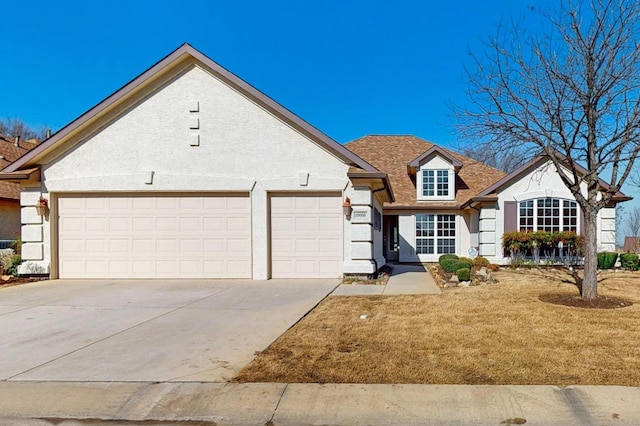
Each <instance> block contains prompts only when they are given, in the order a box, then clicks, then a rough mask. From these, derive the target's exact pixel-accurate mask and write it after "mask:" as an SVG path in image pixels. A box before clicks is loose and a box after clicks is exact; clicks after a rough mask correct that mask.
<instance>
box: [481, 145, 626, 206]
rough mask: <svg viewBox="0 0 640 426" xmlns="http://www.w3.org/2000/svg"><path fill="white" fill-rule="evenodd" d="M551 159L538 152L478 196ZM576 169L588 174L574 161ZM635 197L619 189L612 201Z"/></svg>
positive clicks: (560, 156) (559, 154)
mask: <svg viewBox="0 0 640 426" xmlns="http://www.w3.org/2000/svg"><path fill="white" fill-rule="evenodd" d="M556 155H557V156H558V158H559V159H560V161H562V162H565V163H566V162H568V160H567V157H566V156H564V155H562V154H561V153H559V152H557V153H556ZM548 161H550V160H549V158H548V156H547V155H546V154H538V155H536V156H535V157H533V158H532V159H531V161H529V162H527V163H525V164H523V165H522V166H520V167H519V168H517V169H516V170H514V171H512V172H511V173H509V174H508V175H506V176H505V177H503V178H502V179H500V180H499V181H497V182H495V183H494V184H493V185H491V186H489V187H487V188H486V189H485V190H484V191H482V192H481V193H480V194H478V197H483V196H488V195H490V194H492V193H494V192H496V191H497V190H499V189H500V188H502V187H504V186H505V185H508V184H509V182H511V181H513V180H515V179H517V178H518V177H520V176H521V175H523V174H525V173H528V172H529V171H531V170H533V169H534V168H536V167H540V166H541V165H543V164H545V163H546V162H548ZM574 164H575V167H576V170H577V171H578V173H580V174H583V175H584V174H586V173H587V169H585V168H584V167H582V166H581V165H580V164H578V163H574ZM598 181H599V183H600V188H602V189H607V188H609V187H610V186H611V185H609V184H608V183H607V182H605V181H604V180H602V179H598ZM631 199H633V197H629V196H628V195H625V194H623V193H622V192H620V191H618V192H616V194H615V195H614V196H613V198H612V201H614V202H620V201H628V200H631Z"/></svg>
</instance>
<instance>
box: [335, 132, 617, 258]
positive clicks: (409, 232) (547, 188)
mask: <svg viewBox="0 0 640 426" xmlns="http://www.w3.org/2000/svg"><path fill="white" fill-rule="evenodd" d="M346 147H347V148H349V149H350V150H351V151H353V152H355V153H356V154H358V155H359V156H360V157H362V158H363V159H365V160H366V161H368V162H369V163H370V164H372V165H373V166H375V167H376V168H378V169H379V170H380V171H381V172H383V173H387V174H388V175H389V178H390V179H391V184H392V186H393V188H394V193H395V198H396V201H395V202H388V203H385V204H384V219H383V222H384V227H383V228H384V254H385V256H386V258H387V259H389V260H391V259H394V260H399V261H400V262H434V261H437V259H438V257H439V256H440V255H442V254H446V253H454V254H458V255H460V256H469V254H470V253H472V252H477V253H478V254H479V255H481V256H484V257H486V258H488V259H489V260H490V261H491V262H494V263H504V262H506V261H507V260H508V259H507V258H506V257H505V252H504V250H503V247H502V244H501V239H502V235H503V234H504V233H505V232H508V231H517V230H520V231H539V230H542V231H575V232H577V233H580V232H581V231H582V228H583V225H582V220H581V217H582V215H581V213H580V209H579V207H578V205H577V203H576V202H575V199H574V197H573V196H572V195H571V194H570V193H569V191H568V190H567V189H566V187H565V186H564V184H563V183H562V181H561V180H560V177H559V176H558V174H557V173H556V171H555V168H554V167H553V165H552V164H551V163H550V162H549V161H548V159H545V158H544V157H536V158H534V159H533V160H532V161H530V162H529V163H527V164H525V165H524V166H522V167H521V168H519V169H518V170H516V171H514V172H512V173H510V174H508V175H507V174H505V173H503V172H501V171H498V170H496V169H493V168H491V167H488V166H486V165H484V164H482V163H480V162H478V161H476V160H473V159H471V158H469V157H465V156H463V155H460V154H457V153H455V152H452V151H450V150H447V149H444V148H442V147H439V146H437V145H434V144H432V143H430V142H427V141H425V140H423V139H420V138H417V137H415V136H384V135H380V136H366V137H363V138H361V139H358V140H355V141H353V142H351V143H349V144H347V145H346ZM601 184H602V185H603V187H604V186H606V184H605V183H604V182H602V183H601ZM585 192H586V191H585ZM629 199H630V197H627V196H625V195H624V194H621V193H618V194H617V195H616V197H615V198H614V200H613V201H612V203H611V205H610V206H607V207H606V208H604V209H602V210H601V211H600V213H599V214H598V244H599V250H610V251H613V250H614V248H615V203H617V202H621V201H626V200H629Z"/></svg>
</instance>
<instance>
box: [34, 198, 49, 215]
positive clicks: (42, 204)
mask: <svg viewBox="0 0 640 426" xmlns="http://www.w3.org/2000/svg"><path fill="white" fill-rule="evenodd" d="M36 210H37V211H38V214H39V215H40V216H46V214H47V213H48V212H49V200H47V199H46V198H44V197H43V196H40V198H39V199H38V203H37V204H36Z"/></svg>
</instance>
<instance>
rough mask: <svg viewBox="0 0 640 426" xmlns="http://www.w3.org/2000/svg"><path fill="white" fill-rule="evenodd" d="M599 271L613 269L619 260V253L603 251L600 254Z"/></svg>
mask: <svg viewBox="0 0 640 426" xmlns="http://www.w3.org/2000/svg"><path fill="white" fill-rule="evenodd" d="M597 259H598V269H613V267H614V265H615V264H616V260H618V253H615V252H612V251H603V252H600V253H598V258H597Z"/></svg>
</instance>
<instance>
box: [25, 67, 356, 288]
mask: <svg viewBox="0 0 640 426" xmlns="http://www.w3.org/2000/svg"><path fill="white" fill-rule="evenodd" d="M42 170H43V173H42V176H43V182H42V188H35V189H34V190H32V191H35V192H34V195H33V196H36V195H35V194H36V193H37V196H39V195H40V190H41V191H42V193H43V194H44V195H45V196H46V197H50V196H53V197H54V198H55V194H57V193H65V192H96V191H97V192H112V191H131V192H137V191H144V192H147V191H150V192H156V191H162V192H194V191H205V192H218V191H242V192H249V193H250V196H251V203H252V239H253V241H252V243H253V253H252V258H253V260H252V262H253V277H254V278H255V279H265V278H267V277H268V263H269V259H268V258H267V257H268V254H267V253H268V233H267V228H268V223H269V217H268V211H267V204H268V193H269V192H276V191H279V192H281V191H331V192H340V193H342V194H343V196H353V193H354V191H353V188H352V187H351V186H350V182H349V180H348V178H347V175H346V174H347V170H348V166H347V165H346V164H344V163H343V162H342V161H341V160H339V159H337V158H335V157H334V156H333V155H332V154H330V153H329V152H327V151H325V150H324V149H323V148H321V147H319V146H318V145H316V144H315V143H314V142H312V141H311V140H309V139H307V137H305V136H304V135H302V134H300V133H299V132H298V131H296V130H295V129H293V128H291V127H289V126H288V125H286V124H285V123H283V122H282V121H281V120H279V119H278V118H276V117H274V116H273V115H271V114H270V113H269V112H268V111H266V110H264V109H263V108H261V107H260V106H258V105H256V104H255V103H253V102H251V101H249V100H248V99H247V98H245V97H244V96H243V95H241V94H240V93H238V92H236V91H235V90H233V89H231V88H230V87H229V86H227V85H226V84H224V83H223V82H221V81H220V80H218V79H216V78H215V77H213V76H212V75H211V74H209V73H208V72H207V71H205V70H204V69H202V68H199V67H197V66H196V67H193V68H191V69H189V70H188V71H186V72H184V74H182V75H181V76H179V78H177V79H175V80H173V81H171V82H169V83H167V84H166V85H165V86H163V87H162V88H161V89H160V90H158V91H156V92H155V93H153V94H152V95H150V96H148V97H147V98H145V99H143V100H140V101H139V102H138V103H137V104H136V105H135V106H134V107H133V108H131V109H129V110H128V111H123V112H122V114H121V115H120V116H119V117H118V118H117V119H116V120H115V121H112V122H110V123H109V124H108V125H106V126H104V127H103V128H102V129H100V130H99V131H97V132H95V133H94V134H92V135H90V136H89V137H87V138H86V139H85V140H83V141H82V142H80V143H79V144H77V145H76V146H75V147H74V148H73V149H71V150H69V151H68V152H66V153H65V154H64V155H63V156H61V157H59V158H55V159H52V160H51V161H49V162H48V163H46V164H44V165H43V168H42ZM150 172H153V183H152V184H148V183H145V182H146V180H147V178H148V176H149V173H150ZM301 174H302V175H303V176H305V175H306V174H308V180H306V182H304V184H303V183H302V181H305V179H302V180H301V179H300V176H301ZM37 196H36V198H37ZM31 198H32V196H31V195H25V196H24V199H23V203H22V205H23V206H24V207H23V208H22V215H23V234H24V226H25V225H24V224H25V219H24V218H25V217H27V221H29V223H28V225H29V226H30V227H33V226H41V227H42V236H43V237H42V239H43V241H41V242H37V241H34V242H33V243H32V244H29V245H26V246H27V252H30V251H32V252H33V256H31V257H32V258H31V260H32V264H37V265H39V266H42V267H45V268H46V269H47V270H48V268H49V265H50V262H51V250H50V247H49V245H48V239H49V236H50V226H49V225H50V223H49V221H48V220H44V221H42V222H41V223H32V222H33V221H35V218H32V217H31V216H33V215H31V213H30V210H31V209H32V208H33V207H31V206H32V204H30V203H31V202H32V201H33V200H31ZM349 226H350V225H349V222H348V221H346V220H345V240H347V241H348V239H349V237H350V233H351V230H350V228H349ZM39 252H42V255H41V258H40V259H38V258H37V257H38V256H39V255H38V253H39ZM350 253H351V250H347V247H346V245H345V265H347V264H348V263H349V261H350V260H351V259H350V258H349V256H350ZM345 272H347V271H345Z"/></svg>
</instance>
